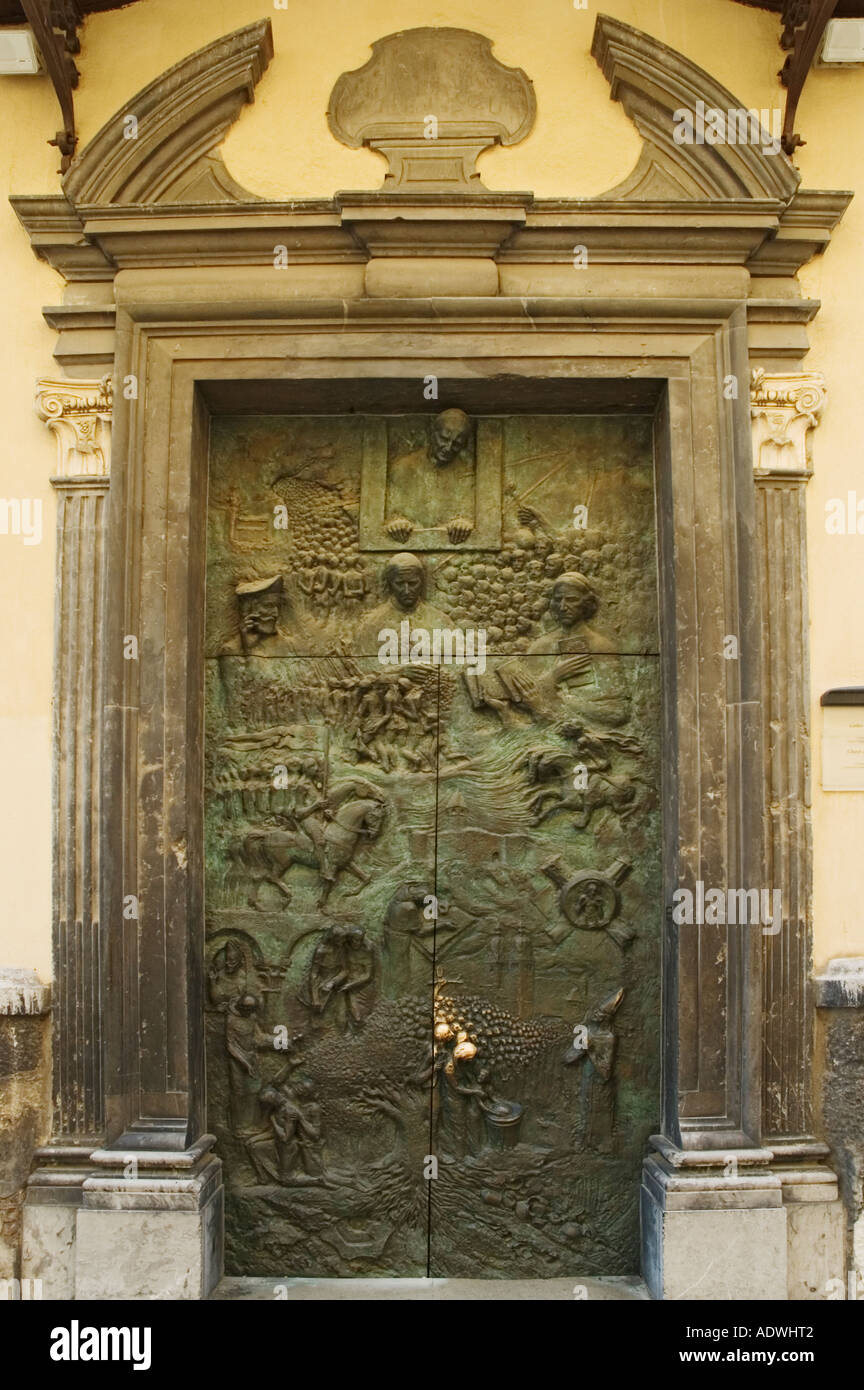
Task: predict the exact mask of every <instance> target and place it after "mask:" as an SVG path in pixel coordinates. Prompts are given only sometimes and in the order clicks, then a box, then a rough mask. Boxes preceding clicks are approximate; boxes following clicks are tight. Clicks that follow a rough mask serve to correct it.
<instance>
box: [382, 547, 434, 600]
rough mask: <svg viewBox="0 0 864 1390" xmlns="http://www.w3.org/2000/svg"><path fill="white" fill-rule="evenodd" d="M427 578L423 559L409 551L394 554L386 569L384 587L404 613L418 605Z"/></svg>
mask: <svg viewBox="0 0 864 1390" xmlns="http://www.w3.org/2000/svg"><path fill="white" fill-rule="evenodd" d="M425 580H426V575H425V571H424V569H423V561H422V560H418V558H417V556H416V555H409V554H408V553H407V552H403V553H402V554H399V555H394V556H393V559H392V560H390V561H389V562H388V564H387V565H386V567H385V569H384V587H385V589H386V590H387V592H388V593H389V594H390V595H391V597H392V599H393V602H394V603H395V604H396V607H397V608H401V609H402V612H403V613H411V612H412V611H413V610H414V609H415V608H416V607H417V604H418V603H419V602H420V600H421V598H422V597H423V590H424V588H425Z"/></svg>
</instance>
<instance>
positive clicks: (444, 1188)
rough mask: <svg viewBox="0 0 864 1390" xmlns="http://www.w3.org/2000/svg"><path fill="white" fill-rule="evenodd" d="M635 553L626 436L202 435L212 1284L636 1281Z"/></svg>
mask: <svg viewBox="0 0 864 1390" xmlns="http://www.w3.org/2000/svg"><path fill="white" fill-rule="evenodd" d="M451 480H452V488H451V486H450V482H451ZM364 494H365V495H364ZM490 536H492V537H493V538H494V544H489V543H488V537H490ZM654 536H655V525H654V501H653V470H652V453H651V427H650V422H649V421H648V420H647V419H646V418H644V417H640V416H623V415H622V416H564V415H547V416H539V415H538V416H529V415H520V416H514V417H496V418H492V417H485V418H483V419H479V420H474V419H467V417H461V416H460V415H459V414H458V413H457V412H453V411H448V412H446V414H444V413H442V416H441V417H439V418H438V419H437V420H436V418H435V417H434V416H430V415H416V416H405V415H403V416H394V417H386V418H385V417H383V416H376V417H371V416H370V417H360V416H357V415H352V416H347V415H346V416H328V417H320V416H318V417H316V416H306V417H300V416H296V417H242V418H222V419H219V420H215V421H214V423H213V435H212V445H211V482H210V512H209V530H208V575H207V604H208V610H207V617H208V626H207V634H208V635H207V657H208V660H207V691H206V699H207V704H206V716H207V816H206V852H207V971H208V985H209V1009H208V1015H207V1028H208V1036H207V1056H208V1094H209V1119H208V1123H209V1126H210V1128H211V1129H212V1130H213V1132H214V1133H216V1134H217V1136H218V1140H219V1149H218V1151H219V1152H220V1154H221V1156H222V1158H223V1160H224V1162H225V1171H226V1180H227V1213H226V1221H227V1231H226V1262H227V1266H228V1269H229V1271H230V1272H233V1273H243V1274H273V1275H277V1274H284V1273H285V1272H286V1271H288V1272H290V1273H292V1274H296V1275H322V1276H325V1275H344V1276H363V1275H401V1276H416V1275H423V1274H425V1273H427V1271H428V1272H429V1273H431V1274H432V1275H433V1276H453V1277H457V1276H458V1277H471V1276H475V1277H482V1276H487V1277H496V1276H500V1277H505V1276H506V1277H523V1278H524V1277H551V1276H556V1275H574V1276H577V1277H578V1276H579V1275H582V1274H584V1275H588V1274H598V1273H603V1274H623V1273H631V1272H634V1271H636V1270H637V1269H638V1263H639V1262H638V1208H637V1200H638V1187H639V1175H640V1168H641V1161H642V1157H643V1154H644V1151H645V1148H646V1141H647V1137H648V1135H649V1134H650V1133H652V1132H653V1131H655V1130H656V1128H657V1124H658V1111H659V1054H660V1043H659V1016H660V987H659V968H660V924H661V918H662V911H661V886H660V810H659V725H660V690H659V669H658V658H657V650H658V638H657V601H656V594H657V577H656V568H657V567H656V554H655V539H654ZM478 537H480V538H481V541H482V547H483V548H478ZM406 623H407V625H408V631H409V632H410V633H411V634H415V633H416V632H417V631H418V630H420V629H423V630H428V631H430V632H432V631H434V630H435V629H438V630H439V631H441V630H446V631H448V632H449V633H450V634H451V639H452V634H453V633H456V632H459V633H461V634H465V633H468V632H472V633H473V634H474V636H475V637H476V636H477V631H476V630H478V629H479V630H482V631H483V632H484V634H485V653H486V655H485V660H483V661H477V660H475V661H474V662H473V663H471V662H465V663H463V664H461V665H460V664H457V663H455V662H450V663H449V664H448V663H444V662H442V663H440V664H437V665H435V664H433V663H431V662H429V663H427V664H385V663H382V661H381V660H379V648H380V647H381V645H382V644H381V640H380V635H381V633H382V632H386V631H388V630H392V631H395V632H397V633H398V632H399V631H400V630H402V629H403V625H404V624H406ZM451 649H452V650H456V651H457V652H458V646H457V647H456V648H453V647H452V640H451ZM446 650H447V648H446V647H445V652H446ZM473 651H474V653H475V655H476V652H477V651H478V645H477V644H476V643H475V646H474V648H473ZM434 1174H437V1175H434Z"/></svg>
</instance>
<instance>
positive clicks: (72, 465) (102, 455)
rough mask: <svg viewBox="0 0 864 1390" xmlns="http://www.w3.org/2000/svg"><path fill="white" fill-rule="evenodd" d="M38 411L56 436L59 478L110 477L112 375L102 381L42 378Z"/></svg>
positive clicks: (37, 395) (56, 474) (57, 474)
mask: <svg viewBox="0 0 864 1390" xmlns="http://www.w3.org/2000/svg"><path fill="white" fill-rule="evenodd" d="M36 413H37V415H38V416H39V418H40V420H44V421H45V423H46V425H47V426H48V428H49V429H50V430H52V431H53V433H54V435H55V437H56V439H57V469H56V473H55V480H56V481H58V482H63V481H65V480H67V479H76V480H77V479H81V478H87V479H95V478H102V479H107V478H108V476H109V474H110V472H111V419H112V413H113V388H112V382H111V378H110V376H106V377H103V378H102V379H101V380H99V381H56V380H53V379H51V378H42V380H40V381H39V383H38V387H37V391H36Z"/></svg>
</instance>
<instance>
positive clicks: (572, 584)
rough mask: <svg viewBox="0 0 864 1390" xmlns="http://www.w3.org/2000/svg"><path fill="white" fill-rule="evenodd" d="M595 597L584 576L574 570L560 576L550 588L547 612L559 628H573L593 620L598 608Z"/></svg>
mask: <svg viewBox="0 0 864 1390" xmlns="http://www.w3.org/2000/svg"><path fill="white" fill-rule="evenodd" d="M598 606H599V605H598V600H597V595H596V594H595V592H594V590H593V589H592V588H591V585H590V584H589V583H588V580H587V579H586V578H585V577H584V575H581V574H578V573H577V572H576V571H575V570H572V571H570V573H568V574H562V575H560V576H559V578H558V579H556V581H555V583H554V584H553V586H552V597H551V598H550V600H549V611H550V613H551V614H552V617H553V618H554V619H555V621H556V623H560V625H561V627H564V628H571V627H575V626H576V624H577V623H585V622H587V621H588V619H589V618H593V617H594V614H595V613H596V612H597V608H598Z"/></svg>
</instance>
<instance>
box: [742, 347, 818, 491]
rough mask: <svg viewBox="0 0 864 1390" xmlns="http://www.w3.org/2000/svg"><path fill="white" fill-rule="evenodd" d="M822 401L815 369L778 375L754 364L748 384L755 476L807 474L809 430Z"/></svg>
mask: <svg viewBox="0 0 864 1390" xmlns="http://www.w3.org/2000/svg"><path fill="white" fill-rule="evenodd" d="M824 403H825V378H824V377H823V376H821V375H820V374H819V373H818V372H792V373H790V374H789V375H786V373H782V374H778V373H773V372H765V371H763V370H762V369H761V368H759V367H757V368H756V370H755V371H754V372H753V374H752V377H751V383H750V417H751V421H752V427H753V467H754V469H755V471H756V475H757V477H758V476H764V475H768V474H773V475H778V474H780V475H784V476H789V477H801V478H806V477H809V475H810V472H811V471H812V470H811V462H810V431H811V430H813V429H815V428H816V426H817V425H818V423H819V416H820V414H821V412H822V407H823V405H824Z"/></svg>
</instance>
